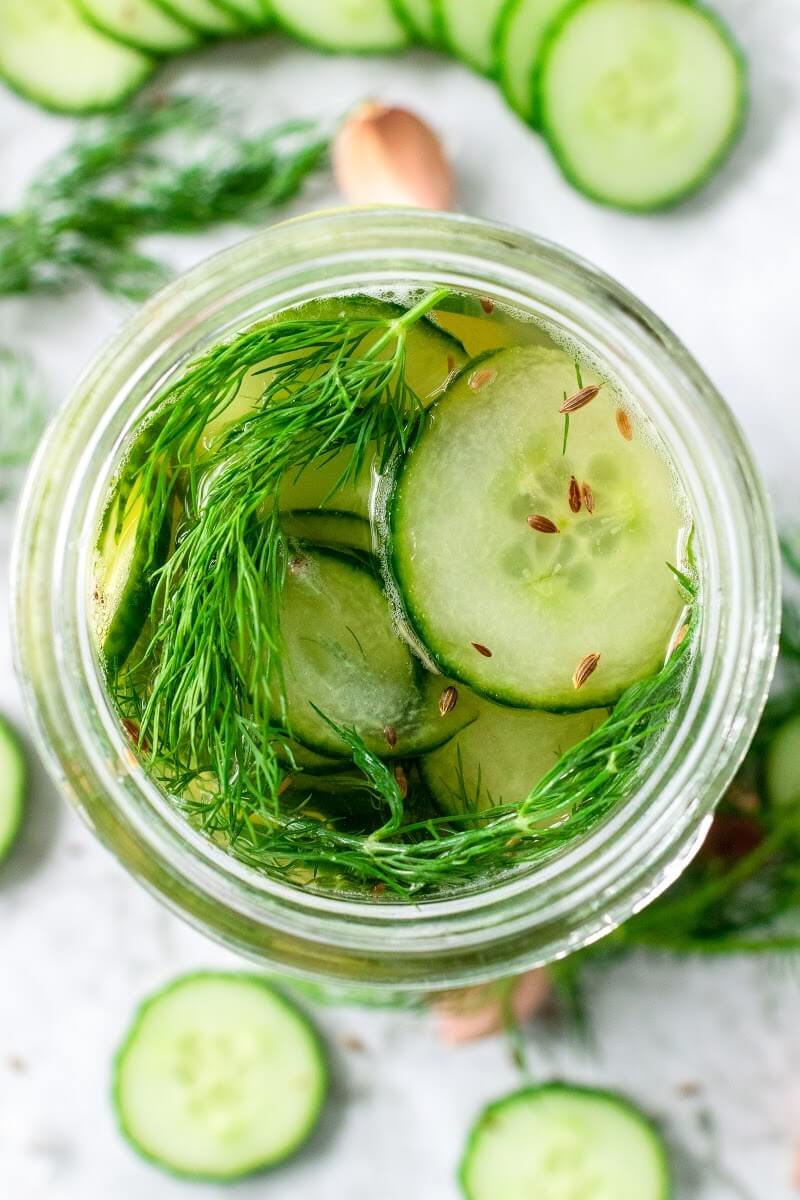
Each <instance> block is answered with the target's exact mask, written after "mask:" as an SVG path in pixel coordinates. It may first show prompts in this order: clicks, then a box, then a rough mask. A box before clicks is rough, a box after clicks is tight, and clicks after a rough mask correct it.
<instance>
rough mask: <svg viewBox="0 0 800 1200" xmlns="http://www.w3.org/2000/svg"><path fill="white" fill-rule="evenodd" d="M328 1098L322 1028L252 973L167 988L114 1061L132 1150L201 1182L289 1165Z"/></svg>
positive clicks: (209, 976) (190, 978) (192, 978)
mask: <svg viewBox="0 0 800 1200" xmlns="http://www.w3.org/2000/svg"><path fill="white" fill-rule="evenodd" d="M327 1091H328V1067H327V1062H326V1058H325V1053H324V1050H323V1047H322V1044H321V1042H320V1040H319V1037H318V1036H317V1034H316V1032H315V1031H314V1029H313V1028H312V1026H311V1025H310V1023H309V1022H308V1020H307V1019H306V1017H305V1016H304V1015H303V1014H302V1013H301V1012H300V1011H299V1010H298V1009H296V1008H295V1007H294V1005H292V1004H291V1003H290V1002H289V1001H288V1000H286V999H285V998H284V997H283V996H282V995H281V994H280V993H279V992H278V991H276V990H275V989H274V988H273V987H271V986H270V985H269V984H268V983H267V982H266V981H265V980H263V979H260V978H258V977H256V976H253V975H244V974H222V973H218V974H217V973H212V972H208V973H200V974H196V975H187V976H184V977H183V978H181V979H178V980H176V981H175V982H174V983H171V984H169V985H168V986H167V987H165V988H164V989H163V990H162V991H160V992H157V993H156V994H155V995H154V996H152V997H150V999H149V1000H146V1001H145V1003H144V1004H143V1005H142V1006H141V1008H140V1009H139V1011H138V1012H137V1014H136V1016H135V1018H134V1020H133V1023H132V1025H131V1027H130V1029H129V1031H128V1033H127V1036H126V1037H125V1040H124V1042H123V1044H122V1046H121V1048H120V1050H119V1052H118V1054H117V1057H116V1061H115V1064H114V1091H113V1094H114V1106H115V1109H116V1113H117V1118H118V1120H119V1124H120V1128H121V1130H122V1132H123V1133H124V1135H125V1136H126V1138H127V1139H128V1140H129V1142H130V1143H131V1144H132V1145H133V1147H134V1149H136V1150H137V1151H138V1152H139V1153H140V1154H142V1155H143V1156H144V1157H145V1158H148V1159H150V1160H151V1161H152V1162H155V1163H156V1164H158V1165H159V1166H161V1167H164V1168H166V1169H167V1170H169V1171H172V1172H175V1173H177V1174H180V1175H186V1176H191V1177H193V1178H198V1179H209V1180H230V1179H238V1178H240V1177H241V1176H243V1175H250V1174H253V1173H254V1172H256V1171H261V1170H264V1169H265V1168H267V1167H272V1166H275V1165H276V1164H278V1163H280V1162H283V1161H284V1160H285V1159H287V1158H289V1157H290V1156H291V1155H293V1154H294V1153H295V1152H296V1151H297V1150H298V1149H299V1148H300V1146H302V1145H303V1143H304V1142H306V1141H307V1140H308V1138H309V1137H310V1135H311V1133H312V1132H313V1130H314V1128H315V1126H316V1125H317V1122H318V1120H319V1117H320V1114H321V1111H322V1108H323V1105H324V1102H325V1098H326V1095H327Z"/></svg>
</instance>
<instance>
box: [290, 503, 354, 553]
mask: <svg viewBox="0 0 800 1200" xmlns="http://www.w3.org/2000/svg"><path fill="white" fill-rule="evenodd" d="M281 524H282V525H283V530H284V533H286V534H287V536H288V537H291V538H296V539H297V540H298V541H301V542H309V543H310V544H311V545H312V546H329V547H333V548H334V549H336V548H344V549H348V550H360V551H363V552H365V553H367V554H369V553H371V551H372V527H371V526H370V523H369V521H365V520H364V518H363V517H354V516H353V515H352V513H347V512H326V511H322V512H320V510H319V509H318V508H312V509H310V510H309V509H305V510H303V509H301V510H300V511H299V512H288V513H286V514H285V515H284V516H283V517H282V519H281Z"/></svg>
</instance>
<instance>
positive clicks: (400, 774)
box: [394, 767, 408, 800]
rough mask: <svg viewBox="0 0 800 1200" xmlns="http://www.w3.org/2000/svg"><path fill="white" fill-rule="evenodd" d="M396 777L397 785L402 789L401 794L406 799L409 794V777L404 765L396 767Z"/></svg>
mask: <svg viewBox="0 0 800 1200" xmlns="http://www.w3.org/2000/svg"><path fill="white" fill-rule="evenodd" d="M394 777H395V780H396V782H397V786H398V788H399V789H400V795H401V796H402V797H403V799H404V800H405V798H406V796H407V795H408V779H407V777H406V773H405V771H404V770H403V768H402V767H395V769H394Z"/></svg>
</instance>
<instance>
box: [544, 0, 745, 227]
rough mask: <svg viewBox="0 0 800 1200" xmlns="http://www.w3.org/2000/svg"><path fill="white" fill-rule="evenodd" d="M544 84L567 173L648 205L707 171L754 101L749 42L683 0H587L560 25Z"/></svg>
mask: <svg viewBox="0 0 800 1200" xmlns="http://www.w3.org/2000/svg"><path fill="white" fill-rule="evenodd" d="M537 86H538V100H537V104H538V109H539V114H540V121H541V126H542V129H543V131H544V134H545V136H546V137H547V140H548V142H549V144H550V148H551V150H552V152H553V154H554V155H555V157H556V160H557V161H558V163H559V166H560V167H561V170H562V171H563V173H564V174H565V176H566V177H567V179H568V180H569V181H570V182H571V183H572V184H574V186H575V187H577V188H578V189H579V190H580V191H582V192H584V193H585V194H586V195H587V196H589V197H591V198H592V199H594V200H598V201H599V202H600V203H602V204H610V205H613V206H615V207H618V208H625V209H630V210H634V211H643V212H647V211H651V210H653V209H658V208H664V207H666V206H668V205H670V204H674V203H676V202H677V201H679V200H682V199H683V198H684V197H685V196H687V195H688V194H689V193H690V192H693V191H695V190H696V189H697V188H698V187H700V186H701V185H702V184H703V183H705V181H706V180H707V179H708V178H709V176H710V175H711V174H713V172H714V171H715V170H716V168H717V167H718V166H719V164H720V163H721V162H722V160H723V159H724V158H725V157H726V155H727V154H728V152H729V150H730V149H731V147H732V146H733V144H734V142H735V140H736V137H737V135H738V133H739V131H740V129H741V127H742V123H743V120H744V115H745V111H746V107H747V87H746V72H745V64H744V59H743V57H742V54H741V52H740V50H739V49H738V47H737V46H736V44H735V43H734V41H733V39H732V37H731V35H730V34H729V32H728V31H727V30H726V28H725V27H724V26H723V24H722V23H721V21H720V20H719V19H718V18H717V17H716V16H714V15H713V14H712V13H711V12H709V11H708V10H707V9H704V8H702V7H700V6H699V5H695V4H690V3H687V2H686V0H648V2H647V3H646V4H642V3H641V0H582V2H581V3H579V4H577V5H575V6H574V7H571V8H569V9H567V11H566V12H565V13H564V16H563V18H562V19H561V20H560V21H557V22H556V23H555V25H554V26H552V27H551V29H550V32H549V34H548V36H547V39H546V43H545V46H544V47H543V50H542V57H541V63H540V68H539V71H538V85H537Z"/></svg>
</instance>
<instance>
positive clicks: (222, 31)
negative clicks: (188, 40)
mask: <svg viewBox="0 0 800 1200" xmlns="http://www.w3.org/2000/svg"><path fill="white" fill-rule="evenodd" d="M158 2H159V4H163V6H164V8H165V9H167V11H168V12H170V13H172V14H173V16H175V17H176V18H177V19H178V20H180V21H185V22H186V23H187V24H188V25H190V26H191V27H192V28H193V29H196V30H198V32H199V33H205V34H208V35H209V36H211V37H235V36H236V34H237V33H243V32H244V29H245V25H244V22H243V21H240V20H239V19H238V17H237V16H236V15H235V14H234V12H233V11H232V9H230V8H227V7H226V6H225V5H222V4H217V3H216V2H215V0H158Z"/></svg>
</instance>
